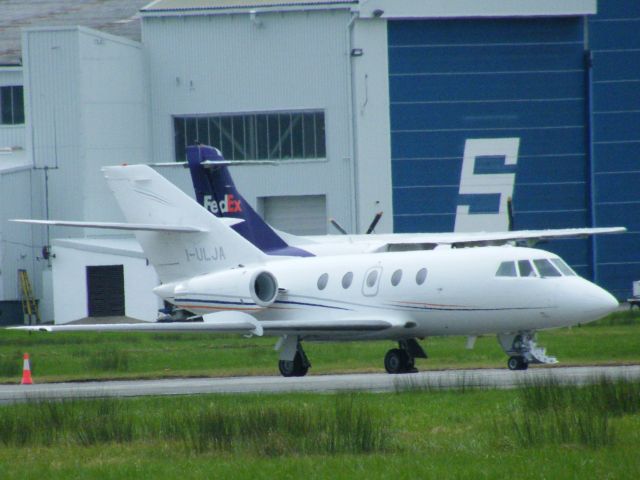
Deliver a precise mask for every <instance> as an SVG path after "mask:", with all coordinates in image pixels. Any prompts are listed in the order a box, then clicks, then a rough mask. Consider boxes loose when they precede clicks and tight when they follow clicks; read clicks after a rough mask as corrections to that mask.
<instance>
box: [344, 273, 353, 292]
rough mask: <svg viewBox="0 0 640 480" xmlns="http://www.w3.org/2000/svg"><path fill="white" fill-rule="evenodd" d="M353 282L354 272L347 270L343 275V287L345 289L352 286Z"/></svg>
mask: <svg viewBox="0 0 640 480" xmlns="http://www.w3.org/2000/svg"><path fill="white" fill-rule="evenodd" d="M351 282H353V272H347V273H345V274H344V276H343V277H342V288H344V289H345V290H346V289H347V288H349V287H350V286H351Z"/></svg>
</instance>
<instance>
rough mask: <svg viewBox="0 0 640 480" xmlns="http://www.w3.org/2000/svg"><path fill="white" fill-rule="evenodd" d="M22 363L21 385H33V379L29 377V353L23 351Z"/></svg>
mask: <svg viewBox="0 0 640 480" xmlns="http://www.w3.org/2000/svg"><path fill="white" fill-rule="evenodd" d="M23 360H24V361H23V363H22V382H20V384H21V385H33V380H32V379H31V366H30V365H29V354H28V353H25V354H24V357H23Z"/></svg>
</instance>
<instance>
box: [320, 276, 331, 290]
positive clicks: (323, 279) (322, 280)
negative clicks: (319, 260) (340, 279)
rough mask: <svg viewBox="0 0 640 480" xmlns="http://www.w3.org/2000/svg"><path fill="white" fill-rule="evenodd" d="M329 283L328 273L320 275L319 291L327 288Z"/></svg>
mask: <svg viewBox="0 0 640 480" xmlns="http://www.w3.org/2000/svg"><path fill="white" fill-rule="evenodd" d="M328 281H329V274H328V273H323V274H322V275H320V278H318V290H324V289H325V288H326V286H327V282H328Z"/></svg>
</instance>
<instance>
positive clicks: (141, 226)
mask: <svg viewBox="0 0 640 480" xmlns="http://www.w3.org/2000/svg"><path fill="white" fill-rule="evenodd" d="M10 221H11V222H16V223H29V224H33V225H51V226H55V227H78V228H108V229H111V230H146V231H151V232H182V233H197V232H206V231H207V230H205V229H203V228H200V227H191V226H188V225H155V224H150V223H118V222H75V221H74V222H72V221H66V220H29V219H13V220H10ZM234 223H238V222H234Z"/></svg>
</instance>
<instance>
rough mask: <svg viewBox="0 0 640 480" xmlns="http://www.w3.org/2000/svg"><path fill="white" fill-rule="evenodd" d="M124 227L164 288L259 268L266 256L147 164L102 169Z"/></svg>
mask: <svg viewBox="0 0 640 480" xmlns="http://www.w3.org/2000/svg"><path fill="white" fill-rule="evenodd" d="M103 172H104V176H105V178H106V179H107V183H108V185H109V188H110V189H111V191H112V192H113V195H114V197H115V198H116V201H117V202H118V205H119V206H120V209H121V210H122V212H123V214H124V216H125V218H126V219H127V222H129V223H130V224H135V225H147V227H148V228H147V229H146V230H138V229H136V233H135V234H136V238H137V239H138V242H139V243H140V246H141V247H142V250H143V251H144V253H145V255H146V256H147V258H148V259H149V261H150V262H151V264H152V265H153V266H154V267H155V269H156V271H157V273H158V276H159V277H160V280H161V281H162V282H163V283H167V282H171V281H175V280H180V279H182V278H188V277H193V276H197V275H202V274H205V273H210V272H213V271H216V270H222V269H228V268H233V267H237V266H238V265H239V264H245V265H246V264H251V263H262V262H264V261H266V259H267V256H266V255H265V254H264V253H263V252H261V251H260V250H259V249H257V248H256V247H254V246H253V245H251V243H249V242H248V241H246V240H245V239H243V238H242V237H241V236H240V235H238V234H237V233H236V232H234V231H233V230H232V229H231V228H230V227H229V226H227V225H226V224H225V222H223V221H222V220H221V219H219V218H216V217H214V216H213V215H211V214H210V213H209V212H207V211H206V210H205V209H203V208H202V207H201V206H200V205H198V204H197V203H196V202H194V201H193V199H192V198H190V197H189V196H188V195H187V194H185V193H184V192H183V191H182V190H180V189H179V188H178V187H176V186H175V185H173V184H172V183H171V182H169V181H168V180H167V179H166V178H164V177H163V176H162V175H160V174H159V173H158V172H156V171H154V170H153V169H151V168H150V167H148V166H146V165H128V166H119V167H105V168H103Z"/></svg>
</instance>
